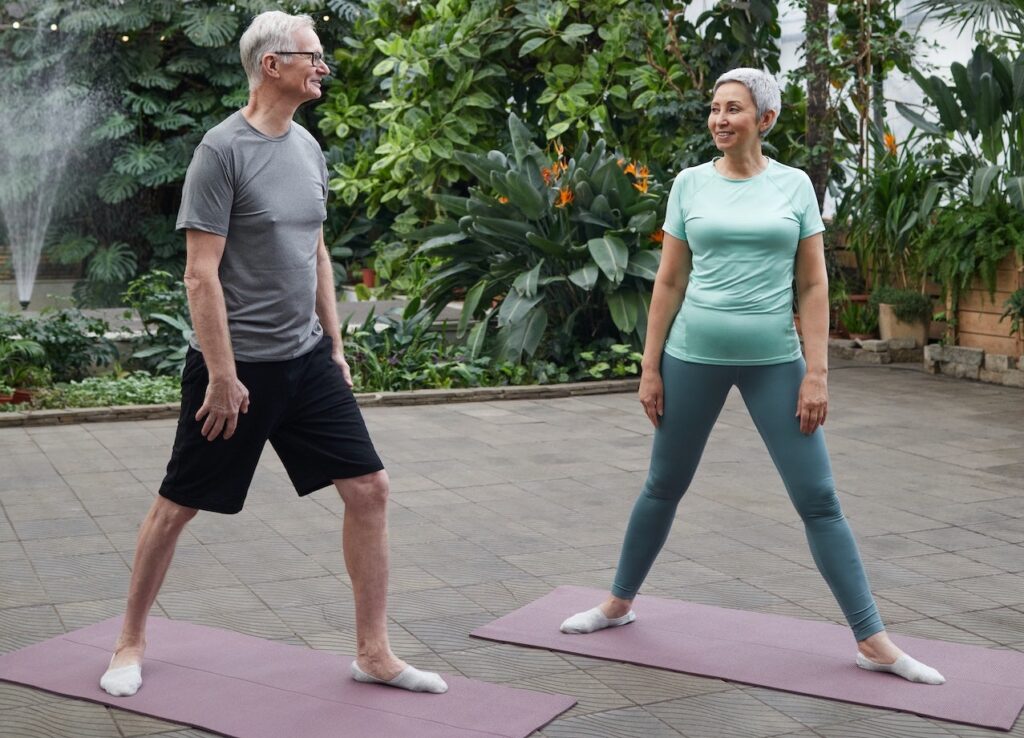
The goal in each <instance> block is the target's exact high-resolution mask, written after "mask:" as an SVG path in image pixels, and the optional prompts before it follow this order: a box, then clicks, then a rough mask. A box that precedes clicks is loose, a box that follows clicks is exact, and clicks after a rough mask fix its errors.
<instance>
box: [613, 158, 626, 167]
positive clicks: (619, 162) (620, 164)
mask: <svg viewBox="0 0 1024 738" xmlns="http://www.w3.org/2000/svg"><path fill="white" fill-rule="evenodd" d="M624 161H626V160H625V159H616V160H615V163H616V164H618V165H619V166H620V167H621V166H622V163H623V162H624Z"/></svg>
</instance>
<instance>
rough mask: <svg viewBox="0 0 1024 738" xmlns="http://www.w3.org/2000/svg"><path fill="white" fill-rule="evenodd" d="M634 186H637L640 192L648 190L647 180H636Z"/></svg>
mask: <svg viewBox="0 0 1024 738" xmlns="http://www.w3.org/2000/svg"><path fill="white" fill-rule="evenodd" d="M633 187H635V188H636V189H637V190H639V191H640V192H647V180H646V179H641V180H640V181H639V182H634V183H633Z"/></svg>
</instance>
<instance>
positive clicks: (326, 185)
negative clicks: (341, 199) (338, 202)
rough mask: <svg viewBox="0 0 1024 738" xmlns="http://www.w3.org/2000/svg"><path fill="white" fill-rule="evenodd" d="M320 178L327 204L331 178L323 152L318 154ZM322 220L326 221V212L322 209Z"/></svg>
mask: <svg viewBox="0 0 1024 738" xmlns="http://www.w3.org/2000/svg"><path fill="white" fill-rule="evenodd" d="M320 176H321V178H322V179H323V187H324V203H325V204H326V203H327V198H328V197H329V196H330V193H331V178H330V175H329V174H328V172H327V159H326V158H325V157H324V152H323V151H321V152H320ZM324 220H327V210H326V208H325V209H324Z"/></svg>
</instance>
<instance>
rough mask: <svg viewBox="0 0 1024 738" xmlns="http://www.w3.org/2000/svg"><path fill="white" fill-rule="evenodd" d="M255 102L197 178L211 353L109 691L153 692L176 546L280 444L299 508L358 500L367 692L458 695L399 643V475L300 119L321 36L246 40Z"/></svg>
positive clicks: (191, 213) (320, 174)
mask: <svg viewBox="0 0 1024 738" xmlns="http://www.w3.org/2000/svg"><path fill="white" fill-rule="evenodd" d="M240 50H241V57H242V65H243V66H244V67H245V72H246V75H247V76H248V78H249V89H250V95H249V102H248V104H247V105H246V106H245V107H244V108H242V109H241V110H240V111H238V112H236V113H234V114H232V115H231V116H229V117H228V118H227V119H226V120H224V121H223V122H222V123H220V124H219V125H217V126H215V127H214V128H213V129H211V130H210V131H209V132H208V133H207V134H206V136H205V137H204V138H203V140H202V142H201V143H200V144H199V146H198V147H197V148H196V151H195V154H194V156H193V159H192V163H191V165H190V166H189V170H188V174H187V175H186V178H185V187H184V190H183V193H182V202H181V210H180V212H179V215H178V223H177V227H178V228H179V229H184V230H185V240H186V247H187V256H186V266H185V285H186V288H187V290H188V299H189V306H190V308H191V311H192V318H193V322H194V324H195V335H196V338H197V340H194V341H193V345H192V346H191V348H190V349H189V352H188V357H187V359H186V362H185V369H184V373H183V375H182V390H181V391H182V403H181V416H180V419H179V421H178V429H177V435H176V437H175V440H174V448H173V450H172V453H171V460H170V462H169V463H168V465H167V474H166V476H165V477H164V480H163V482H162V484H161V486H160V494H159V496H158V497H157V498H156V501H155V502H154V504H153V507H152V508H151V509H150V511H149V514H148V515H147V516H146V519H145V520H144V521H143V523H142V527H141V530H140V532H139V540H138V545H137V548H136V552H135V564H134V567H133V570H132V578H131V586H130V589H129V592H128V604H127V611H126V614H125V620H124V626H123V628H122V631H121V635H120V637H119V638H118V642H117V645H116V647H115V650H114V655H113V658H112V659H111V661H110V667H109V668H108V670H107V672H106V673H105V674H104V675H103V677H102V679H101V680H100V686H101V687H102V688H103V689H104V690H106V691H107V692H109V693H110V694H112V695H117V696H123V695H131V694H134V693H135V692H136V691H137V690H138V689H139V687H140V686H142V659H143V652H144V650H145V647H146V639H145V626H146V617H147V615H148V613H149V610H150V608H151V607H152V604H153V601H154V600H155V599H156V596H157V593H158V592H159V590H160V585H161V583H162V582H163V579H164V575H165V574H166V572H167V569H168V567H169V566H170V563H171V558H172V556H173V555H174V548H175V544H176V542H177V540H178V536H179V534H180V533H181V531H182V530H183V529H184V527H185V525H186V523H188V521H190V520H191V519H192V518H193V517H195V515H196V514H197V512H198V511H199V510H208V511H213V512H219V513H237V512H238V511H239V510H241V509H242V505H243V502H244V500H245V496H246V493H247V491H248V488H249V484H250V482H251V480H252V476H253V473H254V471H255V468H256V464H257V462H258V461H259V457H260V453H261V451H262V450H263V447H264V445H265V443H266V442H267V441H268V440H269V441H270V443H271V445H272V446H273V447H274V450H275V451H276V452H277V454H278V456H280V458H281V461H282V463H283V464H284V466H285V468H286V470H287V471H288V475H289V477H290V478H291V481H292V484H293V485H294V486H295V489H296V491H297V492H298V494H299V495H306V494H309V493H310V492H313V491H314V490H317V489H320V488H322V487H326V486H328V485H330V484H334V486H335V487H336V488H337V489H338V492H339V493H340V494H341V497H342V499H343V500H344V502H345V521H344V528H343V552H344V556H345V564H346V567H347V569H348V573H349V576H350V578H351V580H352V591H353V594H354V597H355V610H356V633H357V644H358V645H357V649H358V653H357V656H356V659H355V660H354V661H353V662H352V676H353V678H354V679H356V680H358V681H363V682H375V683H384V684H388V685H392V686H395V687H400V688H403V689H409V690H413V691H425V692H435V693H440V692H444V691H446V690H447V685H446V684H445V682H444V680H442V679H441V677H440V676H439V675H437V674H434V673H432V672H424V671H420V670H418V669H415V668H414V667H412V666H409V665H407V664H405V663H404V662H402V661H401V660H399V659H398V658H397V657H396V656H395V655H394V653H392V651H391V647H390V645H389V643H388V634H387V619H386V598H387V578H388V550H387V514H386V503H387V496H388V477H387V473H386V472H385V471H384V468H383V465H382V464H381V461H380V459H379V458H378V456H377V453H376V452H375V451H374V448H373V444H372V443H371V441H370V437H369V435H368V433H367V431H366V426H365V425H364V423H363V419H362V416H361V415H360V413H359V408H358V407H357V405H356V402H355V398H354V397H353V395H352V391H351V385H352V379H351V374H350V372H349V367H348V364H347V363H346V361H345V356H344V353H343V350H342V343H341V338H340V333H339V328H338V318H337V314H336V306H337V303H336V295H335V291H334V280H333V275H332V270H331V263H330V259H329V257H328V254H327V249H326V247H325V245H324V238H323V228H322V224H323V221H324V219H325V218H326V217H327V211H326V207H325V205H326V201H327V167H326V162H325V160H324V156H323V153H322V152H321V150H320V147H319V145H318V144H317V143H316V141H315V140H314V139H313V137H312V136H311V135H310V134H309V133H308V132H307V131H306V130H305V129H304V128H302V126H300V125H298V124H297V123H295V122H294V121H293V120H292V116H293V115H294V114H295V111H296V110H297V109H298V107H299V106H300V105H301V104H303V103H305V102H307V101H309V100H315V99H317V98H319V97H320V96H321V95H322V94H323V92H322V84H323V79H324V77H326V76H327V75H328V74H330V69H329V68H328V67H327V65H326V64H325V63H324V59H323V47H322V46H321V44H320V41H319V39H318V38H317V35H316V33H315V31H314V30H313V21H312V19H311V18H310V17H309V16H305V15H297V16H292V15H287V14H285V13H282V12H280V11H270V12H266V13H262V14H261V15H259V16H257V17H256V18H255V19H254V20H253V22H252V24H251V25H250V26H249V28H248V29H247V30H246V31H245V33H244V34H243V35H242V39H241V42H240Z"/></svg>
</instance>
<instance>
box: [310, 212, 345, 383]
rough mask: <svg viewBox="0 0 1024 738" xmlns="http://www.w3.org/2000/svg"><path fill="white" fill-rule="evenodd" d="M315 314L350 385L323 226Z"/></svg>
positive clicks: (319, 245)
mask: <svg viewBox="0 0 1024 738" xmlns="http://www.w3.org/2000/svg"><path fill="white" fill-rule="evenodd" d="M316 315H317V317H318V318H320V325H321V326H323V329H324V334H325V335H326V336H327V337H328V338H330V339H331V341H332V342H333V344H334V351H333V353H332V356H333V357H334V361H335V363H336V364H337V365H338V366H340V367H341V373H342V374H343V375H344V376H345V383H346V384H348V386H349V387H351V386H352V371H351V370H350V369H349V366H348V362H347V361H345V348H344V346H343V345H342V339H341V327H340V326H339V325H338V293H337V292H336V291H335V288H334V268H333V267H332V266H331V256H330V254H329V253H327V244H326V243H325V242H324V231H323V228H321V229H320V242H319V244H317V248H316Z"/></svg>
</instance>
